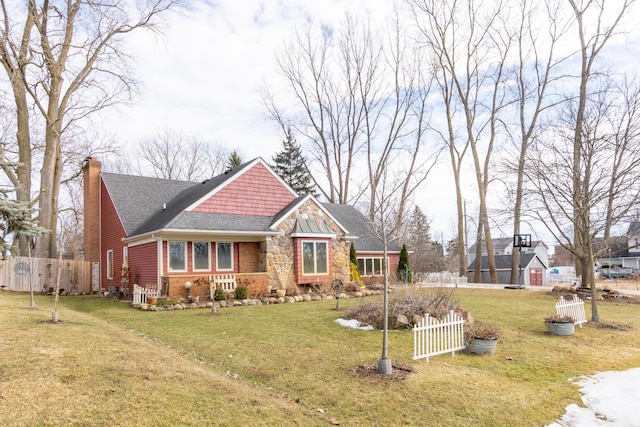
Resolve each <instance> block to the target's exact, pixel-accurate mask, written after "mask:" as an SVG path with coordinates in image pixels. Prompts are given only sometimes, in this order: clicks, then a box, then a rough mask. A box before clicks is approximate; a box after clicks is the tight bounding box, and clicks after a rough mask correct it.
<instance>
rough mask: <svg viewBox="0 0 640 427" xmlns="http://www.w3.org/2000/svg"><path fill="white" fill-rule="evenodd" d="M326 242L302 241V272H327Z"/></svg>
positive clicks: (316, 273) (308, 273)
mask: <svg viewBox="0 0 640 427" xmlns="http://www.w3.org/2000/svg"><path fill="white" fill-rule="evenodd" d="M328 251H329V246H328V244H327V242H319V241H306V242H302V274H307V275H318V274H327V273H328V272H329V262H328V256H327V254H328Z"/></svg>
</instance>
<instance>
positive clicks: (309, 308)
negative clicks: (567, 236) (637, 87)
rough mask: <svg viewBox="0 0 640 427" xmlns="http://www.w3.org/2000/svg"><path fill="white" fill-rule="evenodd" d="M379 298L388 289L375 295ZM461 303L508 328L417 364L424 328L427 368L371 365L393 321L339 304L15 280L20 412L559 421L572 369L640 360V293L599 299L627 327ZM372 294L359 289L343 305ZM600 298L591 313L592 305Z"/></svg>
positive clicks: (409, 342)
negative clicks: (174, 301)
mask: <svg viewBox="0 0 640 427" xmlns="http://www.w3.org/2000/svg"><path fill="white" fill-rule="evenodd" d="M370 298H378V297H368V298H367V300H370ZM455 300H456V302H458V303H459V304H460V305H462V306H464V307H465V308H466V309H468V310H469V311H470V312H471V313H472V315H473V316H474V317H475V318H476V319H477V320H481V321H486V322H491V323H494V324H496V325H498V326H499V327H500V328H501V330H502V337H501V339H500V342H499V345H498V349H497V351H496V353H495V355H494V356H492V357H488V356H483V357H481V356H472V355H466V354H463V353H457V354H456V356H455V357H451V356H449V355H442V356H436V357H433V358H432V359H431V361H430V362H428V363H427V362H425V361H423V360H421V361H413V360H412V359H411V358H412V355H413V335H412V333H411V331H409V330H404V331H393V332H390V333H389V356H390V358H391V359H392V360H393V362H394V363H395V362H398V363H402V364H403V365H409V366H411V367H412V368H413V370H414V371H415V373H414V374H413V375H410V376H409V377H408V378H406V379H404V380H397V379H396V380H393V379H387V378H379V377H378V376H375V375H373V376H371V375H368V376H366V375H365V376H363V375H361V374H360V373H361V372H362V370H363V368H366V366H368V365H371V364H375V362H376V360H377V359H378V358H379V357H380V354H381V349H382V333H381V332H380V331H362V330H356V329H350V328H345V327H341V326H339V325H338V324H337V323H336V322H335V320H336V319H337V318H339V317H341V313H340V312H337V311H335V307H336V303H335V301H319V302H308V303H299V304H278V305H265V306H258V307H251V306H249V307H234V308H223V309H219V310H218V312H219V314H218V315H210V310H207V309H200V310H184V311H167V312H143V311H139V310H135V309H132V308H130V307H129V305H128V304H126V303H124V302H120V301H114V300H109V299H105V298H99V297H95V296H76V297H62V298H61V299H60V303H61V306H60V309H59V318H60V320H61V321H62V323H60V324H51V323H49V322H48V320H50V319H51V311H52V307H53V297H50V296H38V297H37V298H36V305H37V310H29V309H28V306H29V296H28V295H26V294H16V293H8V292H1V293H0V324H1V325H2V333H1V334H0V346H1V347H0V348H2V356H1V358H0V418H1V419H2V420H3V424H4V425H15V426H20V425H24V426H27V425H28V426H32V425H238V426H241V425H273V426H281V425H304V426H307V425H332V424H334V425H338V424H339V425H342V426H369V425H380V426H383V425H384V426H387V425H503V426H506V425H513V426H523V425H532V426H540V425H546V424H549V423H551V422H553V421H554V420H556V419H557V418H559V417H560V416H561V415H562V414H563V413H564V408H565V407H566V406H567V405H568V404H570V403H579V394H578V387H577V386H576V385H574V384H572V383H571V382H570V381H569V379H571V378H577V377H579V376H581V375H591V374H593V373H595V372H597V371H603V370H626V369H629V368H632V367H640V334H639V333H638V330H640V305H633V304H622V303H617V302H615V301H607V302H601V303H600V305H599V308H600V314H601V317H602V320H603V321H606V322H615V323H616V324H618V325H622V326H625V327H626V330H619V329H612V328H594V327H592V326H585V327H583V328H582V329H579V328H578V329H577V330H576V333H575V335H573V336H570V337H557V336H551V335H549V334H548V333H547V332H546V327H545V325H544V322H543V318H544V317H545V316H547V315H549V314H550V313H552V312H553V307H554V304H555V302H556V301H557V297H556V296H551V295H545V294H544V293H541V292H533V291H528V290H487V289H459V290H458V291H457V293H456V295H455ZM360 301H362V300H360V299H349V300H343V301H341V303H340V307H341V308H342V309H347V308H348V307H349V306H350V305H353V304H359V303H360ZM589 309H590V307H589V305H588V304H587V317H589Z"/></svg>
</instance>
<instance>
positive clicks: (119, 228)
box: [84, 158, 400, 298]
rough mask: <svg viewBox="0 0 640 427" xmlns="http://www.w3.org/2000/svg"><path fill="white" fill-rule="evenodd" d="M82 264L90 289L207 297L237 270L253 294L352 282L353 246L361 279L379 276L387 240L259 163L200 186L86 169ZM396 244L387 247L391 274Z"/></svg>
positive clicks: (94, 164)
mask: <svg viewBox="0 0 640 427" xmlns="http://www.w3.org/2000/svg"><path fill="white" fill-rule="evenodd" d="M84 198H85V199H84V203H85V230H84V234H85V260H87V261H91V262H92V271H93V277H92V282H93V290H94V291H111V292H114V291H118V292H119V291H127V290H128V291H130V290H131V289H132V286H133V284H138V285H142V286H146V287H153V288H157V289H159V291H160V293H161V294H163V295H167V296H169V297H170V298H182V297H184V296H185V295H186V292H187V290H186V288H185V284H186V283H187V282H189V283H191V284H192V285H191V286H192V288H191V289H190V292H191V295H202V296H206V295H208V293H209V284H210V283H211V281H212V278H213V277H215V276H220V275H231V276H232V277H233V278H234V281H237V282H238V283H242V284H245V285H246V286H247V287H248V288H251V289H253V291H254V292H255V293H259V292H268V290H269V289H281V288H285V289H291V288H294V289H299V288H300V287H303V286H305V285H307V286H317V285H319V284H326V283H331V282H332V281H333V280H334V279H340V280H342V281H343V282H344V283H348V282H350V259H349V248H350V245H351V243H352V242H353V243H354V246H355V248H356V252H357V255H358V265H359V269H360V273H361V275H362V277H363V278H364V279H365V280H371V279H372V278H375V277H376V276H381V275H382V267H381V266H382V257H383V245H382V242H381V241H380V240H379V239H376V238H375V237H374V236H373V233H372V232H371V225H370V223H369V222H368V221H367V219H366V217H364V216H363V215H362V214H361V213H360V212H359V211H358V210H357V209H355V208H354V207H352V206H349V205H337V204H331V203H320V202H319V201H318V200H317V199H316V198H315V197H314V196H311V195H304V196H299V195H298V194H296V193H295V192H294V191H293V190H292V189H291V188H290V187H289V186H288V185H287V184H286V183H285V182H284V181H282V179H280V177H278V176H277V174H276V173H275V172H274V171H273V170H272V169H271V168H270V167H269V166H268V165H267V164H266V162H264V160H262V159H261V158H257V159H254V160H252V161H249V162H247V163H244V164H242V165H240V166H238V167H237V168H235V169H233V170H230V171H227V172H225V173H224V174H221V175H218V176H216V177H213V178H211V179H208V180H206V181H203V182H197V183H194V182H186V181H175V180H166V179H159V178H149V177H141V176H131V175H121V174H113V173H104V172H102V171H101V163H100V162H99V161H98V160H97V159H95V158H89V159H87V161H86V162H85V165H84ZM399 253H400V248H399V247H398V245H394V244H390V245H389V247H388V258H389V259H388V261H389V262H388V265H389V267H388V268H389V271H390V272H393V271H395V268H396V267H397V265H398V259H399Z"/></svg>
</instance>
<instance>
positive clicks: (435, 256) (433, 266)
mask: <svg viewBox="0 0 640 427" xmlns="http://www.w3.org/2000/svg"><path fill="white" fill-rule="evenodd" d="M407 236H411V238H410V239H408V242H409V244H408V248H409V249H410V250H412V251H413V257H412V263H411V264H412V267H413V271H416V272H422V273H429V272H437V271H442V270H443V269H444V268H445V261H444V255H443V253H442V242H440V243H438V242H433V241H432V240H431V225H430V224H429V219H428V218H427V216H426V215H425V214H424V212H423V211H422V209H420V208H419V207H418V206H416V207H415V208H414V210H413V212H412V213H411V217H410V219H409V221H408V225H407Z"/></svg>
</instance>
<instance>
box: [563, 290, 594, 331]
mask: <svg viewBox="0 0 640 427" xmlns="http://www.w3.org/2000/svg"><path fill="white" fill-rule="evenodd" d="M556 314H557V315H558V316H571V317H572V318H573V319H574V322H573V323H574V324H575V325H579V326H580V327H581V328H582V324H583V323H587V315H586V313H585V311H584V301H583V300H582V299H581V298H580V297H579V296H578V295H574V296H573V299H571V300H569V301H567V300H565V299H564V297H563V296H561V297H560V300H559V301H558V302H557V303H556Z"/></svg>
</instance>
